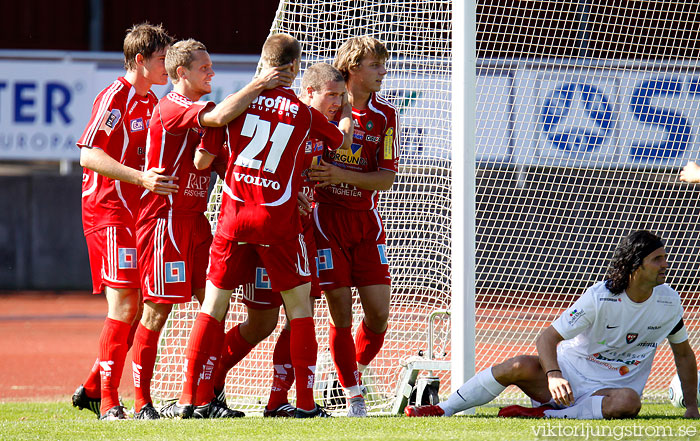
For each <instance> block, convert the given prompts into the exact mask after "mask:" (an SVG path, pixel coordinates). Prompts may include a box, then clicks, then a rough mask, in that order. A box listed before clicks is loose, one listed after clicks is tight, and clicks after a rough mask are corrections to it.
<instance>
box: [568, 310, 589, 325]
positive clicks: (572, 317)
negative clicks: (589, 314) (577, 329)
mask: <svg viewBox="0 0 700 441" xmlns="http://www.w3.org/2000/svg"><path fill="white" fill-rule="evenodd" d="M584 315H586V313H585V312H584V311H583V310H581V311H579V310H578V309H574V310H573V311H569V318H568V319H567V322H568V323H569V326H573V325H574V323H576V322H577V321H579V319H580V318H581V317H583V316H584Z"/></svg>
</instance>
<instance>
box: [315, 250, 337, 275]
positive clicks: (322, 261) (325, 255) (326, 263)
mask: <svg viewBox="0 0 700 441" xmlns="http://www.w3.org/2000/svg"><path fill="white" fill-rule="evenodd" d="M317 253H318V259H317V260H316V265H317V267H318V271H324V270H329V269H333V254H331V249H330V248H323V249H320V250H318V251H317Z"/></svg>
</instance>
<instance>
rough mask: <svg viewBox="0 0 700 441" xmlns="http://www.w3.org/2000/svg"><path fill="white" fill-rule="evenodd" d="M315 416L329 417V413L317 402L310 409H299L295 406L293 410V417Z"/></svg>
mask: <svg viewBox="0 0 700 441" xmlns="http://www.w3.org/2000/svg"><path fill="white" fill-rule="evenodd" d="M316 417H318V418H330V417H331V414H329V413H328V412H326V411H325V410H324V409H323V408H322V407H321V406H319V405H318V404H317V405H316V407H315V408H313V409H312V410H304V409H299V408H298V407H297V410H296V411H295V412H294V418H316Z"/></svg>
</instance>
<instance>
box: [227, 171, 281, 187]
mask: <svg viewBox="0 0 700 441" xmlns="http://www.w3.org/2000/svg"><path fill="white" fill-rule="evenodd" d="M233 179H235V180H236V182H245V183H246V184H250V185H255V186H258V187H263V188H269V187H271V188H272V189H273V190H279V189H280V188H282V187H281V186H280V183H279V182H277V181H273V180H271V179H265V178H263V177H261V176H251V175H246V174H244V173H238V172H233Z"/></svg>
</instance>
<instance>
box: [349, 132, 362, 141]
mask: <svg viewBox="0 0 700 441" xmlns="http://www.w3.org/2000/svg"><path fill="white" fill-rule="evenodd" d="M352 137H353V139H358V140H360V141H362V140H363V139H365V135H363V134H362V133H358V132H352Z"/></svg>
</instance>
